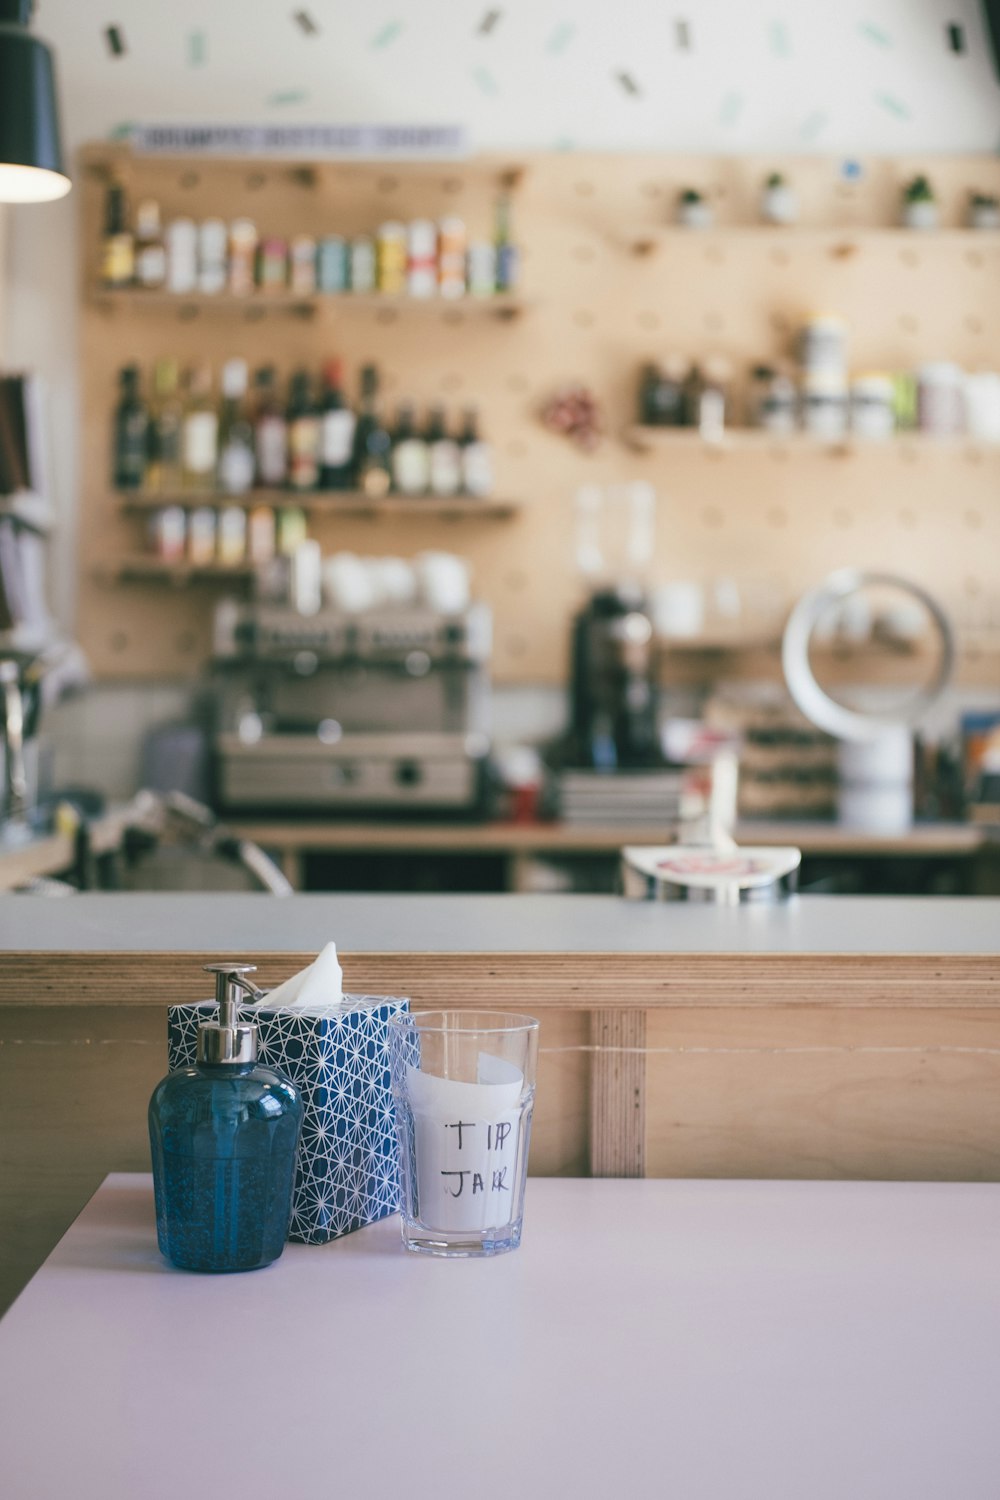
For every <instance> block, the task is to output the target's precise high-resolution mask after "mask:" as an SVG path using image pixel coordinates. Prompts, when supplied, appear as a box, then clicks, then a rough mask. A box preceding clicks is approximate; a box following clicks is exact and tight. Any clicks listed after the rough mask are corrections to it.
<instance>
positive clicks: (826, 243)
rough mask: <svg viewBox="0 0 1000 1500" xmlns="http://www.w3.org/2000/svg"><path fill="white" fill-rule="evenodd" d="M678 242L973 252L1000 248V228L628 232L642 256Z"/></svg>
mask: <svg viewBox="0 0 1000 1500" xmlns="http://www.w3.org/2000/svg"><path fill="white" fill-rule="evenodd" d="M677 240H693V241H695V242H697V241H699V240H702V241H704V242H706V243H709V242H713V243H717V242H719V241H726V240H732V241H737V240H742V241H744V242H746V241H747V240H750V241H753V240H757V241H758V242H760V243H763V242H764V241H766V240H773V241H775V242H776V243H781V244H785V243H787V244H797V245H815V246H818V247H819V248H821V249H822V248H829V249H830V250H831V251H832V252H833V253H834V254H840V253H843V251H844V249H845V248H847V249H848V250H850V249H852V248H853V247H855V246H857V245H859V244H862V243H863V242H864V241H866V240H869V241H882V242H883V243H889V244H891V243H893V242H897V243H898V244H899V246H900V247H901V248H902V247H904V246H905V247H916V246H920V245H946V246H950V247H952V248H962V249H973V248H975V247H976V246H980V247H983V248H987V249H993V250H996V249H997V248H1000V230H998V229H904V228H903V227H902V225H898V224H897V225H889V224H886V225H877V224H828V225H804V224H788V225H782V224H715V225H713V226H712V228H711V229H688V228H686V227H685V226H684V225H682V224H649V225H637V226H635V227H634V228H632V229H630V230H629V231H628V243H629V244H630V245H631V248H632V251H633V253H634V254H636V255H652V254H654V253H655V252H657V251H658V250H660V249H661V248H662V247H663V246H664V245H667V244H670V243H673V242H676V241H677Z"/></svg>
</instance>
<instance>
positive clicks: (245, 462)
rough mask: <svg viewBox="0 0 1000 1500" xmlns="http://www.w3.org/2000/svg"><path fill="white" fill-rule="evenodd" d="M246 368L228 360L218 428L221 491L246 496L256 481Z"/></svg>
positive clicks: (242, 360)
mask: <svg viewBox="0 0 1000 1500" xmlns="http://www.w3.org/2000/svg"><path fill="white" fill-rule="evenodd" d="M246 394H247V366H246V360H244V359H228V360H227V361H226V363H225V364H224V365H223V367H222V419H221V422H220V425H219V488H220V490H224V491H225V493H226V494H227V495H245V494H246V493H247V491H248V490H249V489H251V488H252V486H253V480H254V468H255V464H254V432H253V427H252V425H251V423H250V419H249V417H248V416H247V409H246Z"/></svg>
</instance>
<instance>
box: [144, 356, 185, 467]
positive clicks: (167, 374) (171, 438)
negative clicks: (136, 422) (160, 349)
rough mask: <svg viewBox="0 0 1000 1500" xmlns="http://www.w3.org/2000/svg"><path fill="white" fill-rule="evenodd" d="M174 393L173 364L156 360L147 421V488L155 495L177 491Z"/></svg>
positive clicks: (178, 414) (179, 417)
mask: <svg viewBox="0 0 1000 1500" xmlns="http://www.w3.org/2000/svg"><path fill="white" fill-rule="evenodd" d="M182 417H183V409H182V407H181V401H180V396H179V395H178V392H177V361H176V360H175V359H160V360H157V362H156V366H155V368H154V370H153V409H152V413H151V416H150V420H149V466H148V468H147V471H146V487H147V489H151V490H156V491H157V492H158V493H159V494H170V493H175V492H176V491H177V490H179V489H180V488H181V421H182Z"/></svg>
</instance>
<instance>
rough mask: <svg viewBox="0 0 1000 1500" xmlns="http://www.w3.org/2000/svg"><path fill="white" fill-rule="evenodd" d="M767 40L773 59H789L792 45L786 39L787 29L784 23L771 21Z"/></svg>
mask: <svg viewBox="0 0 1000 1500" xmlns="http://www.w3.org/2000/svg"><path fill="white" fill-rule="evenodd" d="M768 39H769V41H770V43H771V51H772V52H773V53H774V55H775V57H791V55H792V44H791V42H790V41H789V38H788V27H787V26H786V25H785V23H784V21H772V22H771V24H770V26H769V27H768Z"/></svg>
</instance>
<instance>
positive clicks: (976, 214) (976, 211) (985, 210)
mask: <svg viewBox="0 0 1000 1500" xmlns="http://www.w3.org/2000/svg"><path fill="white" fill-rule="evenodd" d="M969 228H970V229H1000V204H996V203H974V204H973V205H972V207H971V208H970V209H969Z"/></svg>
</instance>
